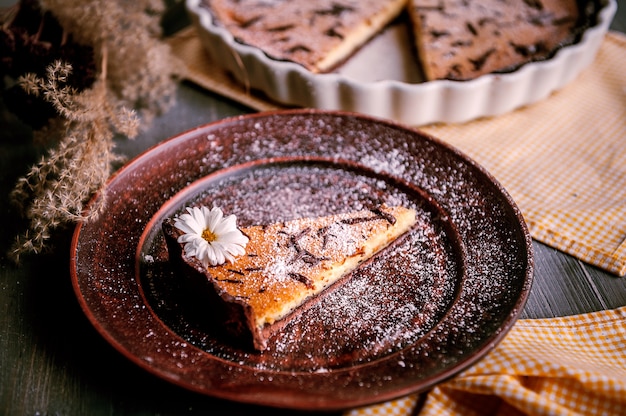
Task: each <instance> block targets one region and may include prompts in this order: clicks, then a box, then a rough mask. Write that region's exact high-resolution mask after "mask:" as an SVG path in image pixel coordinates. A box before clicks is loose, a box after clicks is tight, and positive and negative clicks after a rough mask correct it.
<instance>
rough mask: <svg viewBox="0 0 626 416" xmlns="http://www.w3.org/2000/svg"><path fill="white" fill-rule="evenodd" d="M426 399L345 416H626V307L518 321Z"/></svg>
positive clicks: (407, 399)
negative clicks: (491, 347) (481, 356)
mask: <svg viewBox="0 0 626 416" xmlns="http://www.w3.org/2000/svg"><path fill="white" fill-rule="evenodd" d="M422 399H423V400H420V404H419V405H418V396H417V395H412V396H408V397H405V398H402V399H399V400H396V401H391V402H387V403H384V404H380V405H375V406H370V407H365V408H361V409H356V410H352V411H349V412H346V416H364V415H379V416H383V415H388V416H391V415H394V416H404V415H419V416H444V415H445V416H456V415H458V416H473V415H476V416H485V415H498V416H506V415H515V416H517V415H546V416H547V415H550V416H554V415H589V416H592V415H593V416H596V415H606V416H609V415H615V416H618V415H619V416H623V415H626V307H623V308H619V309H615V310H609V311H602V312H595V313H590V314H583V315H577V316H569V317H565V318H551V319H526V320H519V321H518V322H517V323H516V324H515V326H514V327H513V328H512V329H511V331H510V332H509V334H508V335H507V336H506V337H505V338H504V340H502V342H501V343H500V344H499V345H498V346H497V347H496V348H495V349H494V350H493V351H492V352H491V353H489V354H488V355H487V356H486V357H485V358H484V359H483V360H481V361H480V362H478V364H476V365H475V366H473V367H471V368H470V369H468V370H466V371H465V372H464V373H462V374H460V375H459V376H457V377H456V378H454V379H452V380H450V381H447V382H445V383H442V384H440V385H438V386H437V387H435V388H434V389H433V390H431V391H430V392H428V393H427V394H426V396H425V397H423V398H422ZM417 407H419V408H417Z"/></svg>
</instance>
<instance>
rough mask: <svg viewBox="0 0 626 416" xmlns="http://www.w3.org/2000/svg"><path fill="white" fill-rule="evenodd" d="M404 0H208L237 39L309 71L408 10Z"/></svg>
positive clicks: (331, 62)
mask: <svg viewBox="0 0 626 416" xmlns="http://www.w3.org/2000/svg"><path fill="white" fill-rule="evenodd" d="M405 3H406V0H317V1H310V0H207V1H206V4H208V6H209V7H210V10H211V13H212V14H213V16H214V18H215V19H216V21H217V24H219V25H222V26H224V27H225V28H227V29H228V30H229V31H230V32H231V33H232V35H233V36H234V38H235V39H237V40H238V41H239V42H241V43H244V44H247V45H252V46H255V47H258V48H259V49H261V50H263V51H264V52H265V53H266V54H267V55H269V56H270V57H272V58H274V59H278V60H288V61H292V62H296V63H298V64H300V65H302V66H304V67H305V68H307V69H308V70H310V71H311V72H314V73H319V72H328V71H329V70H331V69H333V68H334V67H336V66H337V65H338V64H340V63H341V62H343V61H345V60H346V59H347V58H348V57H350V56H351V55H352V54H353V53H354V52H355V51H356V50H358V49H359V48H360V47H361V46H362V45H363V44H364V43H366V42H367V41H368V40H369V39H370V38H371V37H373V36H374V35H376V34H377V33H378V32H379V31H380V30H381V29H382V28H383V27H385V26H386V25H387V24H388V23H389V22H390V21H391V20H393V19H394V18H396V17H397V16H398V15H399V14H400V12H401V11H402V10H403V9H404V6H405Z"/></svg>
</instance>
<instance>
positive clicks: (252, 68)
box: [186, 0, 617, 126]
mask: <svg viewBox="0 0 626 416" xmlns="http://www.w3.org/2000/svg"><path fill="white" fill-rule="evenodd" d="M186 5H187V9H188V10H189V13H190V16H191V17H192V21H193V23H194V24H195V25H196V27H197V29H198V32H199V35H200V38H201V41H202V43H203V45H204V46H205V48H206V50H207V52H208V53H209V55H210V56H211V58H212V60H213V62H215V63H216V64H218V65H220V66H221V67H222V68H223V69H224V70H226V71H227V72H229V73H231V74H232V76H233V77H234V78H235V79H236V80H237V81H238V82H240V83H242V84H244V85H246V86H247V87H249V88H251V89H252V90H256V91H258V92H260V93H262V94H264V95H265V96H267V98H269V99H270V100H272V101H275V102H276V103H279V104H282V105H286V106H295V107H310V108H319V109H325V110H345V111H354V112H360V113H364V114H369V115H372V116H376V117H382V118H387V119H391V120H395V121H398V122H402V123H406V124H410V125H416V126H419V125H426V124H431V123H436V122H446V123H450V122H465V121H469V120H472V119H476V118H480V117H486V116H495V115H499V114H504V113H507V112H509V111H512V110H515V109H517V108H519V107H522V106H525V105H529V104H532V103H535V102H537V101H540V100H542V99H544V98H546V97H548V96H549V95H550V94H551V93H553V92H554V91H557V90H559V89H560V88H562V87H564V86H565V85H567V84H568V83H570V82H572V81H573V80H574V79H575V78H576V77H577V76H578V75H579V74H580V73H581V72H582V71H583V70H584V69H585V68H587V67H588V66H589V65H590V64H591V63H592V62H593V60H594V58H595V56H596V53H597V51H598V49H599V47H600V45H601V43H602V40H603V39H604V35H605V34H606V32H607V31H608V28H609V25H610V23H611V20H612V19H613V16H614V14H615V11H616V9H617V4H616V0H600V10H599V12H598V16H597V22H595V24H594V25H592V26H590V27H589V28H587V29H586V30H585V32H584V33H583V34H582V36H581V39H580V41H578V42H577V43H575V44H572V45H569V46H565V47H563V48H561V49H560V50H559V51H558V52H557V53H556V54H555V55H554V56H553V57H552V58H550V59H547V60H544V61H540V62H532V63H528V64H525V65H523V66H522V67H520V68H519V69H517V70H515V71H513V72H509V73H503V74H489V75H483V76H481V77H479V78H476V79H474V80H471V81H449V80H437V81H428V82H423V81H422V80H421V79H420V75H419V73H418V72H419V71H418V70H417V66H416V65H417V64H416V63H415V62H413V61H414V60H415V58H414V56H413V53H412V52H411V45H410V42H411V40H410V39H409V38H408V34H407V33H406V31H405V29H404V28H403V27H401V26H400V25H397V26H393V25H392V26H390V27H389V28H388V29H387V30H385V31H384V32H383V33H381V34H380V35H379V36H377V37H376V38H374V39H373V40H372V41H370V42H369V43H368V45H366V46H365V47H363V48H362V49H361V50H360V51H359V52H358V53H356V54H355V55H354V56H353V57H352V58H351V59H350V60H349V61H348V62H346V63H345V64H344V65H342V66H341V67H340V68H338V69H337V70H336V71H335V72H332V73H325V74H314V73H312V72H310V71H308V70H306V69H305V68H304V67H302V66H300V65H298V64H295V63H293V62H288V61H279V60H275V59H272V58H270V57H268V56H267V55H266V54H265V53H263V52H262V51H261V50H260V49H258V48H256V47H252V46H249V45H245V44H242V43H240V42H237V41H236V40H235V39H234V38H233V36H232V35H231V33H230V32H228V31H227V30H226V29H225V28H223V27H220V26H219V25H216V24H214V22H213V18H212V16H211V13H210V11H209V10H208V9H207V8H206V7H204V6H202V0H187V3H186ZM381 53H384V55H381ZM381 56H384V59H380V57H381Z"/></svg>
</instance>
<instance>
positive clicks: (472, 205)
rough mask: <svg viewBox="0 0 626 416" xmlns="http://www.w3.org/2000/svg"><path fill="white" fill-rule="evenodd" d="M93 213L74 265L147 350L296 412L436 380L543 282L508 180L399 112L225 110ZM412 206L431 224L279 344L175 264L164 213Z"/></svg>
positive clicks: (191, 380) (136, 171) (150, 363)
mask: <svg viewBox="0 0 626 416" xmlns="http://www.w3.org/2000/svg"><path fill="white" fill-rule="evenodd" d="M107 198H108V202H107V204H108V205H107V209H106V211H105V212H104V214H103V215H101V216H100V217H99V218H98V219H97V220H96V221H93V222H89V223H85V224H82V225H79V226H78V227H77V229H76V232H75V234H74V239H73V243H72V253H71V255H72V279H73V284H74V288H75V290H76V294H77V296H78V299H79V302H80V303H81V305H82V307H83V309H84V311H85V313H86V315H87V316H88V317H89V319H90V320H91V322H92V323H93V325H94V326H95V327H96V329H97V330H98V331H99V332H100V333H101V334H102V335H103V336H104V338H106V339H107V340H108V341H109V342H110V343H111V344H112V345H113V346H114V347H115V348H117V349H118V350H119V351H120V352H121V353H122V354H123V355H125V356H126V357H128V358H129V359H130V360H131V361H133V362H134V363H136V364H137V365H139V366H140V367H143V368H144V369H146V370H148V371H150V372H152V373H153V374H155V375H157V376H159V377H162V378H163V379H166V380H168V381H170V382H172V383H174V384H177V385H180V386H183V387H185V388H188V389H190V390H193V391H197V392H201V393H204V394H207V395H211V396H215V397H221V398H226V399H231V400H236V401H240V402H246V403H255V404H260V405H269V406H277V407H284V408H294V409H318V410H333V409H344V408H349V407H355V406H362V405H367V404H372V403H375V402H380V401H384V400H389V399H393V398H396V397H400V396H403V395H406V394H409V393H412V392H417V391H423V390H426V389H429V388H431V387H432V386H434V385H435V384H437V383H439V382H441V381H443V380H446V379H448V378H449V377H452V376H453V375H455V374H457V373H458V372H460V371H462V370H463V369H465V368H467V367H469V366H470V365H472V364H474V363H475V362H476V361H478V360H479V359H481V358H482V357H483V356H484V355H485V354H487V353H488V352H489V351H490V350H491V349H492V348H493V347H494V346H495V345H496V344H497V343H498V342H499V341H500V340H501V339H502V337H503V336H504V335H505V334H506V332H507V331H508V330H509V329H510V328H511V326H512V325H513V323H514V322H515V320H516V319H517V317H518V315H519V314H520V312H521V310H522V308H523V305H524V303H525V301H526V298H527V295H528V292H529V290H530V286H531V280H532V265H533V261H532V251H531V240H530V237H529V234H528V231H527V229H526V226H525V224H524V221H523V219H522V216H521V214H520V212H519V210H518V209H517V207H516V206H515V204H514V203H513V201H512V200H511V198H510V197H509V195H508V194H507V193H506V192H505V190H504V189H503V188H502V187H501V186H500V185H499V184H498V183H497V182H496V181H495V180H494V178H493V177H491V176H490V175H489V174H488V173H487V172H486V171H485V170H484V169H483V168H481V167H480V166H478V165H477V164H476V163H474V162H473V161H471V160H470V159H468V158H467V157H466V156H464V155H463V154H461V153H459V152H458V151H457V150H455V149H453V148H451V147H449V146H448V145H446V144H444V143H442V142H440V141H438V140H436V139H433V138H431V137H428V136H426V135H424V134H422V133H420V132H417V131H415V130H412V129H408V128H405V127H402V126H399V125H397V124H394V123H391V122H385V121H381V120H375V119H372V118H369V117H366V116H357V115H354V114H346V113H328V112H319V111H306V110H295V111H287V112H277V113H265V114H255V115H249V116H244V117H238V118H232V119H227V120H223V121H219V122H216V123H213V124H209V125H207V126H203V127H199V128H197V129H195V130H192V131H189V132H187V133H184V134H181V135H180V136H177V137H175V138H173V139H170V140H168V141H166V142H164V143H162V144H160V145H158V146H156V147H155V148H153V149H151V150H149V151H147V152H146V153H144V154H143V155H141V156H139V157H138V158H136V159H135V160H134V161H132V162H131V163H129V164H128V165H127V166H125V167H124V168H122V169H121V170H120V171H118V172H117V173H116V175H114V177H113V178H112V179H111V180H110V182H109V183H108V186H107ZM383 202H386V203H388V204H395V203H403V204H406V205H410V206H412V207H414V208H415V209H416V210H417V212H418V223H417V225H416V226H415V227H414V228H413V229H412V230H411V231H410V233H409V234H408V235H406V236H405V237H404V238H403V239H401V240H400V241H398V242H397V244H395V245H393V246H392V247H390V248H389V249H388V250H386V251H384V252H382V253H380V254H379V255H378V256H377V257H376V258H374V259H373V260H372V261H371V262H368V263H366V264H364V265H363V266H362V267H360V268H359V269H358V270H357V271H356V272H355V273H354V274H353V275H352V276H351V277H350V279H348V280H347V281H346V282H345V284H342V285H341V286H339V287H337V288H336V290H332V291H330V292H329V293H327V294H326V295H325V296H323V297H321V298H320V301H319V302H317V303H316V304H314V305H313V306H312V307H311V308H310V309H308V310H306V311H305V312H304V313H303V314H302V315H301V316H299V317H298V318H296V319H294V320H293V321H292V322H291V323H290V324H289V325H288V326H287V327H286V328H285V330H284V331H283V332H282V333H281V334H279V335H277V336H276V337H274V338H273V339H271V340H270V347H269V350H268V351H266V352H264V353H257V352H254V351H251V350H250V349H248V348H246V347H245V346H240V345H238V344H237V343H235V342H233V341H232V340H229V339H227V338H225V337H223V336H222V335H221V333H220V332H219V331H218V330H216V328H215V327H214V326H213V325H212V322H211V317H210V316H207V313H206V309H205V308H204V307H203V304H202V298H201V296H198V294H193V293H189V292H188V291H187V290H186V289H185V287H184V284H183V283H182V282H183V281H184V279H181V278H180V276H178V275H177V273H176V272H175V270H172V269H171V268H170V264H169V262H168V253H167V250H166V248H165V244H164V240H163V237H162V235H161V231H160V223H161V221H162V220H163V219H164V218H165V217H168V216H171V215H175V214H177V213H179V212H181V211H182V210H183V208H184V207H185V206H188V205H194V204H207V205H210V206H211V205H217V206H220V207H222V208H223V209H224V211H226V212H227V213H232V214H236V215H237V217H238V221H239V224H240V225H250V224H262V223H267V222H271V221H279V220H286V219H291V218H296V217H301V216H315V215H325V214H329V213H335V212H344V211H349V210H353V209H361V208H363V207H372V206H376V205H378V204H380V203H383Z"/></svg>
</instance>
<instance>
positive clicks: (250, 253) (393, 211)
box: [162, 206, 416, 351]
mask: <svg viewBox="0 0 626 416" xmlns="http://www.w3.org/2000/svg"><path fill="white" fill-rule="evenodd" d="M415 222H416V213H415V211H414V210H413V209H409V208H405V207H402V206H397V207H388V206H381V207H379V208H377V209H372V210H367V209H366V210H360V211H354V212H349V213H342V214H336V215H330V216H324V217H319V218H299V219H294V220H290V221H285V222H279V223H274V224H264V225H256V226H251V227H246V228H241V229H240V231H241V233H242V234H243V235H245V236H246V237H247V238H248V241H247V244H246V246H245V253H244V254H241V255H238V256H235V257H234V258H232V259H231V260H232V261H226V262H224V263H222V264H216V265H208V266H205V265H203V264H202V262H201V261H200V260H199V259H198V258H196V257H194V256H190V255H188V254H187V252H188V250H186V249H185V243H184V242H181V240H184V238H181V235H183V234H184V231H183V230H181V229H179V228H177V225H176V224H178V223H177V222H176V219H175V218H169V219H166V220H165V221H164V222H163V225H162V229H163V232H164V235H165V239H166V242H167V247H168V252H169V256H170V261H171V262H173V264H175V267H176V270H178V272H180V273H182V274H184V275H185V276H187V277H190V278H191V279H192V280H193V281H194V282H195V283H196V284H198V283H200V284H199V285H197V286H196V287H200V288H201V290H205V291H206V292H207V294H208V295H209V297H210V299H211V300H210V301H207V303H208V304H207V311H210V312H207V319H216V320H219V321H221V325H222V327H223V328H224V329H225V330H226V332H227V333H228V334H229V335H230V336H231V337H235V338H236V339H237V340H239V341H240V342H243V343H245V344H247V345H248V346H252V347H254V349H256V350H259V351H262V350H265V349H266V348H267V347H268V339H269V338H270V337H271V336H272V334H274V333H276V332H277V331H280V329H281V328H282V327H284V325H285V324H286V323H287V322H288V321H289V319H290V318H292V317H294V316H296V315H297V313H298V311H301V310H302V309H303V308H305V307H306V305H307V304H309V305H310V304H311V302H313V301H314V300H315V299H316V297H317V296H318V295H320V294H321V293H322V292H324V291H326V290H329V289H330V288H331V287H332V286H333V285H334V284H337V283H338V282H339V281H340V280H342V278H343V277H346V276H348V275H349V273H350V272H352V271H354V269H356V268H357V267H358V266H359V265H360V264H362V263H363V262H364V261H366V260H368V259H370V258H372V257H373V256H374V255H375V254H376V253H377V252H379V251H381V250H383V249H384V248H385V247H387V246H388V245H389V244H391V243H392V242H393V241H395V240H396V239H398V237H400V236H401V235H403V234H404V233H406V232H407V231H408V230H409V229H410V228H411V227H412V226H413V225H414V224H415Z"/></svg>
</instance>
